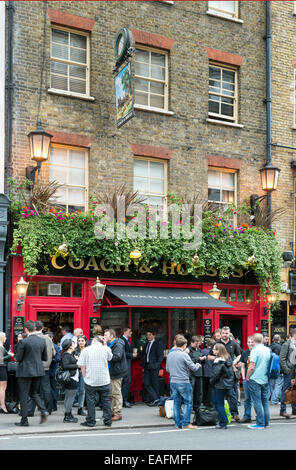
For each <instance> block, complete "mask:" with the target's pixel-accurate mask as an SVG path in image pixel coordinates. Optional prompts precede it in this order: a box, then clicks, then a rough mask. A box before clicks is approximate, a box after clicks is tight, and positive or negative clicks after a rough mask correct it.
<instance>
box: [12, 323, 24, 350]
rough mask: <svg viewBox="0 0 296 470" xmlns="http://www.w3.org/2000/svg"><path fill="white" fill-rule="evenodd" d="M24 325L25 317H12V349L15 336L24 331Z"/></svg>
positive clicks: (15, 340) (15, 339)
mask: <svg viewBox="0 0 296 470" xmlns="http://www.w3.org/2000/svg"><path fill="white" fill-rule="evenodd" d="M24 327H25V317H13V325H12V331H13V337H12V344H13V349H14V346H15V345H16V344H17V337H18V335H19V334H20V333H23V332H24Z"/></svg>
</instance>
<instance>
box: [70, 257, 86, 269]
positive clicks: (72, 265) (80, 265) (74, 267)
mask: <svg viewBox="0 0 296 470" xmlns="http://www.w3.org/2000/svg"><path fill="white" fill-rule="evenodd" d="M77 262H79V264H78V266H75V264H74V261H73V258H72V257H71V258H69V261H68V265H69V266H70V268H72V269H83V266H84V259H83V258H82V259H81V260H79V261H77Z"/></svg>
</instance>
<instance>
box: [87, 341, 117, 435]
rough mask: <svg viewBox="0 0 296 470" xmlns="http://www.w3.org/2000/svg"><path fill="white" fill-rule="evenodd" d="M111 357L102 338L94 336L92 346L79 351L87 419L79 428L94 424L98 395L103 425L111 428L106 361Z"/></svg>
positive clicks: (108, 375) (108, 379) (108, 378)
mask: <svg viewBox="0 0 296 470" xmlns="http://www.w3.org/2000/svg"><path fill="white" fill-rule="evenodd" d="M112 357H113V354H112V351H111V349H110V348H109V347H108V346H107V343H106V341H105V340H104V338H103V337H102V336H95V337H94V338H93V341H92V344H91V345H90V346H88V347H87V348H84V349H83V350H82V351H81V354H80V356H79V359H78V366H79V367H80V368H81V372H82V375H83V378H84V383H85V396H86V404H87V417H86V419H85V421H84V422H83V423H80V424H81V426H87V427H91V428H92V427H94V426H95V424H96V409H95V406H96V401H97V395H99V399H100V402H101V404H102V408H103V421H104V425H105V426H107V427H111V425H112V411H111V403H110V374H109V368H108V361H111V359H112Z"/></svg>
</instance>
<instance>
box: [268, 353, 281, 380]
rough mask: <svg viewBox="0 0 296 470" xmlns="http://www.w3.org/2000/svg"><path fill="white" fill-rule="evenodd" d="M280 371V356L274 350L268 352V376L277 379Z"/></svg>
mask: <svg viewBox="0 0 296 470" xmlns="http://www.w3.org/2000/svg"><path fill="white" fill-rule="evenodd" d="M280 373H281V368H280V358H279V356H278V355H277V354H275V353H274V352H271V353H270V361H269V366H268V378H269V379H277V378H278V377H279V375H280Z"/></svg>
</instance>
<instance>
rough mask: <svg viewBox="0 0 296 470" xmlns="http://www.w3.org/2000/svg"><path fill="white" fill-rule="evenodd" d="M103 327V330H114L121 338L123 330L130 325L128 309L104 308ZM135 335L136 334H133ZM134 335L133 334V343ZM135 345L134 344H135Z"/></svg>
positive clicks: (102, 314) (102, 315)
mask: <svg viewBox="0 0 296 470" xmlns="http://www.w3.org/2000/svg"><path fill="white" fill-rule="evenodd" d="M101 325H102V328H103V330H104V329H106V328H112V329H113V330H115V332H116V336H117V337H118V338H119V337H120V335H121V334H122V333H123V328H125V327H126V326H127V325H128V309H127V308H103V309H102V312H101ZM133 333H135V332H133ZM134 341H135V339H134V334H133V342H134ZM133 345H134V344H133Z"/></svg>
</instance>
